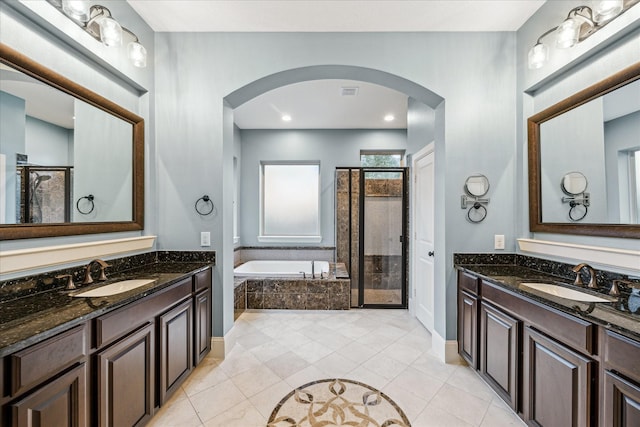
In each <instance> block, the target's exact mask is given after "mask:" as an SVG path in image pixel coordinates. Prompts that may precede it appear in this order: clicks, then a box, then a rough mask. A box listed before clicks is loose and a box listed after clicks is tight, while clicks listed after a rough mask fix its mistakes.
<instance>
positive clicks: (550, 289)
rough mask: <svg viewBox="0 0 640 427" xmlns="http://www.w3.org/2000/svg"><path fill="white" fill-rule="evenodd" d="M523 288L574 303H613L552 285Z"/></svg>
mask: <svg viewBox="0 0 640 427" xmlns="http://www.w3.org/2000/svg"><path fill="white" fill-rule="evenodd" d="M521 285H522V286H526V287H527V288H531V289H535V290H537V291H540V292H544V293H545V294H549V295H553V296H556V297H560V298H566V299H570V300H574V301H582V302H611V301H610V300H608V299H604V298H600V297H597V296H595V295H591V294H587V293H584V292H580V291H576V290H574V289H569V288H565V287H563V286H558V285H552V284H550V283H521Z"/></svg>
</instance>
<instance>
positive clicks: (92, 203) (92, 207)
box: [76, 194, 96, 215]
mask: <svg viewBox="0 0 640 427" xmlns="http://www.w3.org/2000/svg"><path fill="white" fill-rule="evenodd" d="M83 199H87V203H90V204H91V209H89V210H87V211H83V210H82V209H80V202H81V201H82V200H83ZM93 199H94V197H93V194H89V195H88V196H84V197H80V198H79V199H78V201H77V202H76V209H78V212H80V213H81V214H82V215H89V214H90V213H91V212H93V209H94V208H95V207H96V204H95V203H94V202H93Z"/></svg>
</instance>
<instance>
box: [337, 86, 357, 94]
mask: <svg viewBox="0 0 640 427" xmlns="http://www.w3.org/2000/svg"><path fill="white" fill-rule="evenodd" d="M358 89H359V88H358V87H357V86H353V87H341V88H340V95H342V96H356V95H357V94H358Z"/></svg>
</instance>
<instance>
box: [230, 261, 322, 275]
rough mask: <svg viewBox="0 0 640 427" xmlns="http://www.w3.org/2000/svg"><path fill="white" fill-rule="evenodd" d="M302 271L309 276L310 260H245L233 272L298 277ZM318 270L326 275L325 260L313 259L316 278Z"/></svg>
mask: <svg viewBox="0 0 640 427" xmlns="http://www.w3.org/2000/svg"><path fill="white" fill-rule="evenodd" d="M303 271H304V273H305V275H306V277H307V278H311V261H247V262H245V263H244V264H241V265H239V266H238V267H236V268H235V269H234V270H233V274H234V275H236V276H249V277H300V276H302V273H301V272H303ZM320 272H322V273H324V274H325V277H326V276H327V273H328V272H329V263H328V262H327V261H315V274H316V278H320Z"/></svg>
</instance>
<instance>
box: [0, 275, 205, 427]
mask: <svg viewBox="0 0 640 427" xmlns="http://www.w3.org/2000/svg"><path fill="white" fill-rule="evenodd" d="M211 278H212V274H211V268H208V269H206V270H203V271H201V272H199V273H196V274H195V275H193V276H188V277H186V278H184V279H182V280H180V281H178V282H176V283H174V284H171V285H169V286H167V287H166V288H164V289H161V290H159V291H157V292H155V293H153V294H151V295H148V296H146V297H144V298H142V299H139V300H137V301H135V302H132V303H130V304H127V305H124V306H123V307H120V308H118V309H115V310H113V311H109V312H107V313H105V314H103V315H101V316H99V317H96V318H94V319H91V320H88V321H86V322H84V323H82V324H80V325H77V326H74V327H72V328H70V329H68V330H67V331H64V332H62V333H60V334H58V335H56V336H54V337H51V338H49V339H47V340H45V341H42V342H40V343H38V344H35V345H33V346H30V347H27V348H25V349H24V350H20V351H18V352H16V353H14V354H11V355H9V356H6V357H4V358H3V359H0V362H1V363H0V378H1V379H2V388H1V389H0V392H1V393H0V405H2V412H1V414H0V426H7V427H9V426H11V427H22V426H41V427H44V426H56V427H57V426H67V427H83V426H100V427H106V426H109V427H128V426H140V425H144V424H146V423H147V422H148V421H149V420H150V419H151V417H152V416H153V414H154V412H155V410H156V408H158V407H159V406H161V405H162V404H163V403H164V402H165V401H166V400H167V399H168V398H169V397H170V396H171V394H172V393H173V392H174V391H175V390H177V389H178V388H179V387H180V385H181V384H182V382H183V381H184V380H185V379H186V378H187V376H188V375H189V373H191V371H192V370H193V368H194V366H196V365H197V364H198V363H199V362H200V361H201V360H202V358H204V357H205V356H206V355H207V353H208V352H209V351H210V349H211V286H212V282H211Z"/></svg>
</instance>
